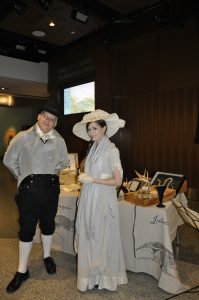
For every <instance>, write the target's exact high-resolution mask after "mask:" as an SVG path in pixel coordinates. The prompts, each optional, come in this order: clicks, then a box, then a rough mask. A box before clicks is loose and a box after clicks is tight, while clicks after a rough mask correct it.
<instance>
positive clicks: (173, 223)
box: [118, 194, 189, 294]
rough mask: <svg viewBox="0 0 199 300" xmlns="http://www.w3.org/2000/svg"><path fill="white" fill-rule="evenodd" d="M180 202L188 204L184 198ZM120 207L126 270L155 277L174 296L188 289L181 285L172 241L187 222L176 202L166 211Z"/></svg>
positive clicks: (159, 284)
mask: <svg viewBox="0 0 199 300" xmlns="http://www.w3.org/2000/svg"><path fill="white" fill-rule="evenodd" d="M176 198H177V200H180V201H183V202H184V203H186V197H185V195H184V194H179V195H178V196H177V197H176ZM118 205H119V215H120V231H121V238H122V245H123V250H124V259H125V264H126V269H127V270H130V271H133V272H144V273H147V274H150V275H152V276H153V277H155V278H156V279H157V280H158V286H159V287H160V288H161V289H163V290H165V291H167V292H169V293H172V294H177V293H180V292H182V291H184V290H186V289H188V288H189V287H187V286H184V285H183V284H182V283H181V282H180V279H179V275H178V272H177V268H176V263H175V259H174V255H173V248H172V241H173V240H174V238H175V236H176V233H177V228H178V226H179V225H181V224H183V220H182V219H181V217H180V216H179V214H178V212H177V210H176V208H175V206H174V205H173V203H172V201H169V202H167V203H166V207H165V208H158V207H156V205H153V206H148V207H141V206H136V205H134V204H131V203H129V202H127V201H119V202H118Z"/></svg>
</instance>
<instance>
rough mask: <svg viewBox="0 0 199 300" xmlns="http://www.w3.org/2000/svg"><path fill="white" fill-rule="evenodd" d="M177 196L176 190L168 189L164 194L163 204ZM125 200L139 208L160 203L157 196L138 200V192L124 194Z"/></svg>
mask: <svg viewBox="0 0 199 300" xmlns="http://www.w3.org/2000/svg"><path fill="white" fill-rule="evenodd" d="M175 194H176V191H175V190H173V189H169V188H167V189H166V190H165V193H164V198H163V203H164V202H167V201H169V200H171V199H172V198H173V197H175ZM124 200H125V201H128V202H131V203H133V204H136V205H139V206H148V205H154V204H158V203H159V198H158V197H156V196H155V197H153V196H152V197H151V198H138V197H137V196H136V192H129V193H124Z"/></svg>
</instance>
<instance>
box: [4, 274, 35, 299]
mask: <svg viewBox="0 0 199 300" xmlns="http://www.w3.org/2000/svg"><path fill="white" fill-rule="evenodd" d="M29 276H30V274H29V271H28V270H27V271H26V273H20V272H17V273H16V274H15V276H14V278H13V279H12V280H11V281H10V283H9V284H8V286H7V288H6V292H7V293H14V292H15V291H16V290H18V289H19V288H20V286H21V284H22V282H23V281H25V280H27V279H28V277H29Z"/></svg>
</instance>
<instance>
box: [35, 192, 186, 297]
mask: <svg viewBox="0 0 199 300" xmlns="http://www.w3.org/2000/svg"><path fill="white" fill-rule="evenodd" d="M77 198H78V192H70V193H68V192H64V191H63V190H62V191H61V194H60V197H59V205H58V212H57V216H56V218H55V222H56V230H55V233H54V236H53V244H52V248H54V249H56V250H60V251H63V252H66V253H69V254H72V255H75V252H74V248H73V238H74V222H75V216H76V210H77ZM176 198H177V200H180V201H182V202H183V203H185V204H186V203H187V199H186V197H185V195H184V194H179V195H178V196H177V197H176ZM118 205H119V216H120V231H121V238H122V245H123V251H124V259H125V264H126V269H127V270H130V271H132V272H144V273H147V274H150V275H152V276H153V277H155V278H156V279H157V280H158V286H159V287H160V288H161V289H163V290H165V291H167V292H169V293H172V294H178V293H180V292H182V291H184V290H186V289H188V288H189V287H187V286H184V285H183V284H182V283H181V282H180V279H179V276H178V272H177V268H176V263H175V259H174V255H173V249H172V241H173V240H174V238H175V236H176V233H177V228H178V226H180V225H181V224H183V220H182V218H181V217H180V216H179V214H178V212H177V210H176V208H175V206H174V205H173V204H172V202H171V201H169V202H167V203H166V207H165V208H157V207H156V205H153V206H148V207H141V206H136V205H134V204H131V203H129V202H127V201H118ZM34 241H35V242H40V241H41V240H40V231H39V229H37V233H36V235H35V238H34Z"/></svg>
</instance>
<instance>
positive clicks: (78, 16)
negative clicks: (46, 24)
mask: <svg viewBox="0 0 199 300" xmlns="http://www.w3.org/2000/svg"><path fill="white" fill-rule="evenodd" d="M71 18H72V19H74V20H76V21H78V22H81V23H83V24H86V23H87V22H88V15H87V14H86V12H85V11H84V10H82V9H77V8H73V10H72V12H71Z"/></svg>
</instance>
